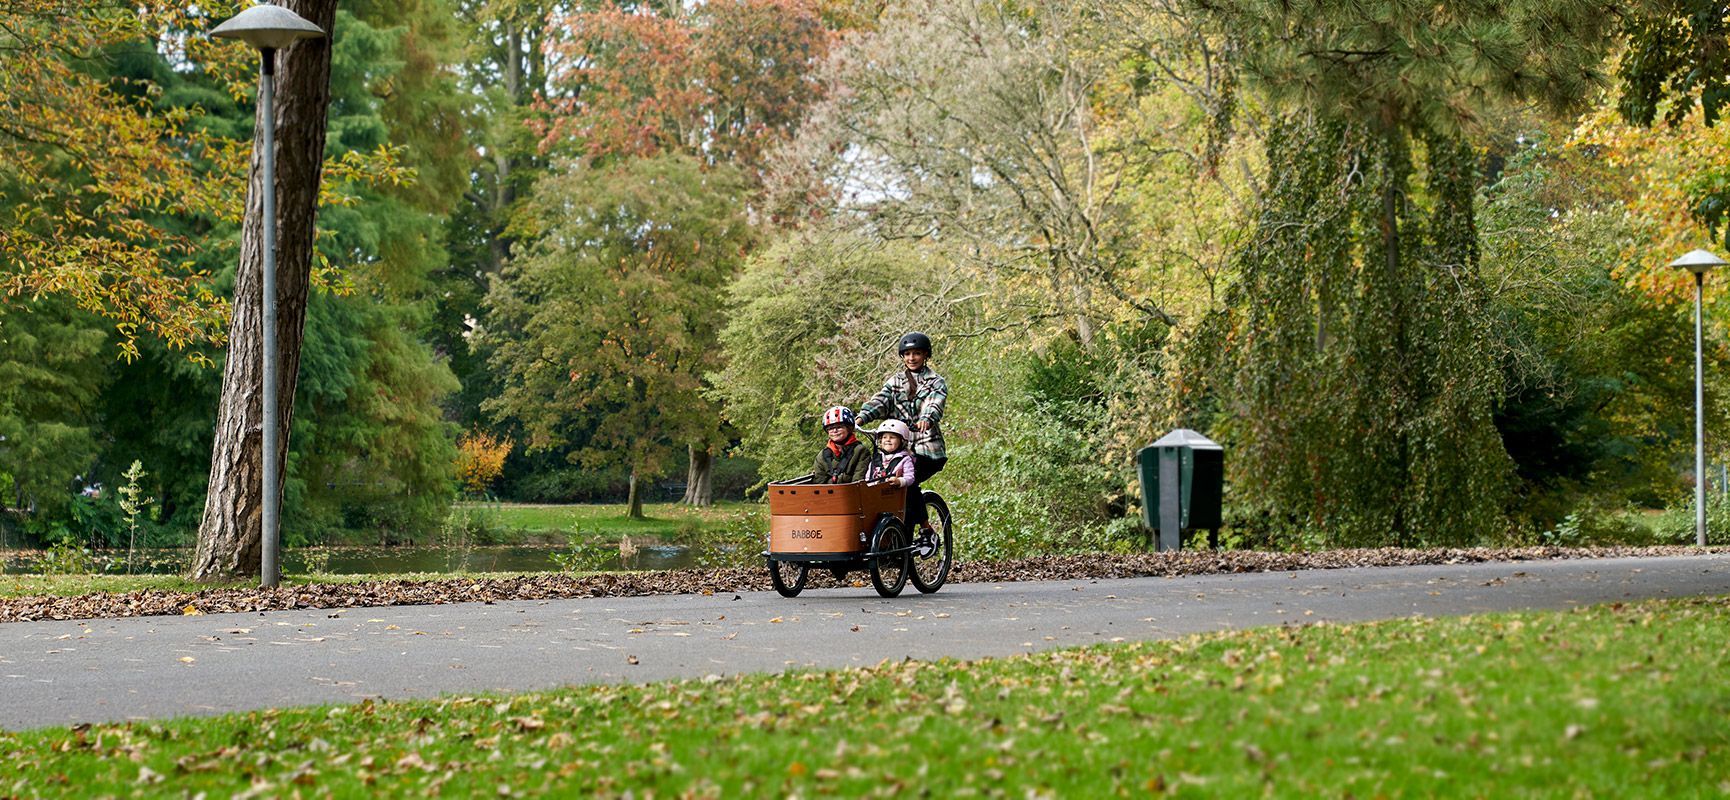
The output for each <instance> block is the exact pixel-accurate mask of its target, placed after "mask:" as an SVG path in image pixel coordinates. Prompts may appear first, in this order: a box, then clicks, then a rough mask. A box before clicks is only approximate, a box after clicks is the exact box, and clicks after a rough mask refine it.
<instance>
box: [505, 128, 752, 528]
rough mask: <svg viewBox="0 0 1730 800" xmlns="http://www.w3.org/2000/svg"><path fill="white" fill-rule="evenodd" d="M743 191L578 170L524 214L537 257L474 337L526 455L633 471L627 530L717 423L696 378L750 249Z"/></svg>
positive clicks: (632, 173)
mask: <svg viewBox="0 0 1730 800" xmlns="http://www.w3.org/2000/svg"><path fill="white" fill-rule="evenodd" d="M744 191H745V185H744V181H743V180H742V179H741V177H740V176H739V174H738V172H737V171H735V170H733V169H731V168H728V167H726V166H721V165H718V166H715V167H711V168H708V169H705V168H703V167H702V166H701V165H699V164H698V163H697V162H696V160H695V159H692V158H690V157H689V156H684V155H676V154H667V155H659V156H654V157H650V158H636V159H626V160H622V161H618V162H615V163H612V164H606V165H603V166H594V167H591V166H587V165H584V164H580V163H579V164H574V165H572V166H571V167H570V168H569V169H568V170H567V171H565V172H564V173H562V174H556V175H553V176H549V177H547V178H545V179H543V180H542V182H541V184H540V185H539V186H538V187H537V188H536V191H535V194H534V196H533V197H531V198H530V199H529V200H528V201H527V203H526V205H525V207H524V210H523V213H522V216H521V217H520V219H519V222H518V224H517V226H516V230H517V231H518V232H519V233H521V234H522V235H523V237H524V240H525V241H532V242H533V244H532V245H531V246H530V248H529V249H528V251H527V252H526V253H525V254H524V255H523V256H521V257H520V258H517V259H514V260H513V261H512V263H511V264H510V265H509V266H507V267H506V269H505V271H504V273H503V274H502V275H501V276H500V277H499V278H498V279H497V280H495V281H494V283H493V286H492V290H491V291H490V292H489V293H488V296H487V305H488V310H489V314H488V317H487V323H486V325H485V327H483V328H482V331H481V334H480V338H481V339H482V342H483V346H485V347H487V348H490V351H491V356H490V359H491V363H492V365H493V367H494V369H496V370H498V372H499V373H500V374H501V375H502V376H503V378H504V391H503V392H502V393H501V394H500V395H499V396H498V397H496V398H494V399H493V400H490V401H488V403H487V405H488V406H489V407H490V408H491V409H492V410H493V411H495V412H496V413H498V414H499V415H500V416H504V417H509V418H512V419H515V420H518V421H520V422H521V423H522V425H523V427H524V429H525V430H526V431H527V433H528V441H527V442H526V446H527V448H528V449H529V450H530V451H538V450H539V451H544V450H551V449H559V448H568V449H569V452H570V453H571V455H570V458H571V460H572V461H573V462H575V463H580V464H583V465H585V466H589V467H600V466H605V465H608V464H614V463H622V464H624V465H625V466H627V467H629V468H630V470H631V475H632V479H631V484H630V513H631V515H632V516H638V517H640V516H642V486H641V484H642V481H643V479H644V476H649V475H655V474H658V473H659V472H660V470H662V469H663V468H665V466H666V461H667V459H668V458H669V457H670V454H671V453H672V452H674V450H673V448H674V447H675V446H676V445H677V444H679V443H684V442H689V441H693V440H696V439H698V438H700V437H701V436H703V435H704V434H705V433H706V432H708V431H710V430H712V429H713V427H714V425H715V422H714V411H713V407H712V406H711V405H710V403H709V402H708V401H707V400H706V399H705V398H704V397H703V396H702V377H703V375H704V374H706V373H707V372H709V371H710V370H712V369H714V367H715V366H716V364H717V355H718V353H717V348H716V347H715V346H714V342H715V339H716V330H717V328H718V326H719V324H720V321H721V306H720V303H719V302H717V300H718V298H717V295H718V294H719V293H720V291H721V290H722V287H723V286H725V284H726V282H727V281H728V279H730V278H731V277H732V276H733V274H734V273H735V272H736V271H737V270H738V267H739V263H740V261H741V259H742V258H743V257H744V252H745V250H746V248H747V247H748V246H749V244H750V242H751V237H752V234H751V229H750V226H749V225H748V223H747V221H746V217H745V211H744V205H743V194H744Z"/></svg>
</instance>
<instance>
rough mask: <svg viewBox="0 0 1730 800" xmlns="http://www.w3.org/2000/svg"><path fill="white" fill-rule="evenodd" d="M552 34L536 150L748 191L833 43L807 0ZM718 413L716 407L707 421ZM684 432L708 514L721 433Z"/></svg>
mask: <svg viewBox="0 0 1730 800" xmlns="http://www.w3.org/2000/svg"><path fill="white" fill-rule="evenodd" d="M549 27H550V28H551V29H553V30H555V31H557V33H558V35H557V36H555V35H553V34H551V33H549V34H548V39H549V42H551V45H550V49H551V51H552V52H553V53H555V54H556V55H557V56H558V58H557V59H556V61H555V62H554V63H555V64H556V65H557V67H556V68H555V69H554V70H553V71H552V72H551V85H550V87H549V88H550V89H551V91H550V93H549V95H548V97H547V99H546V102H545V103H543V104H542V105H541V111H542V112H543V115H542V116H540V117H538V118H535V119H533V120H532V123H533V127H534V128H535V130H536V131H537V133H538V134H539V135H540V137H541V149H542V150H543V151H544V152H550V153H560V152H566V153H569V152H576V153H580V154H582V155H583V156H584V157H586V158H588V159H591V160H592V161H594V163H596V164H606V163H610V162H613V161H618V160H621V159H630V158H649V157H654V156H656V155H659V154H663V153H678V154H683V155H685V156H687V157H689V158H692V159H696V160H698V161H700V162H701V163H703V164H705V165H712V166H714V165H725V166H726V167H728V168H730V169H736V170H738V171H739V173H740V174H741V175H742V176H743V177H744V178H745V179H746V180H747V181H748V182H749V186H750V187H751V189H753V190H755V189H757V188H759V187H760V185H761V182H762V172H763V169H764V166H763V159H764V155H765V153H766V151H767V150H769V149H770V148H772V147H774V146H775V145H777V144H779V143H780V142H781V141H783V140H784V139H786V138H787V137H789V136H791V135H792V134H793V133H794V131H795V130H796V129H797V127H798V125H799V124H800V123H801V122H802V121H803V119H804V118H805V114H806V110H807V107H808V106H809V105H810V104H811V103H812V102H813V101H815V100H816V99H817V98H818V97H820V96H821V94H822V86H821V85H820V84H819V82H818V81H817V80H816V79H815V76H814V71H815V68H816V67H817V65H818V64H819V63H820V62H821V61H822V59H823V58H824V56H825V55H826V54H827V52H828V50H829V46H830V44H831V42H832V40H833V39H834V36H835V34H834V33H833V32H832V31H831V30H830V29H829V27H828V22H827V21H826V18H825V15H824V12H823V9H822V8H821V7H820V5H819V4H818V3H815V2H811V0H718V1H717V2H711V3H702V4H697V5H692V6H688V7H687V6H683V5H679V4H661V3H654V2H648V3H609V4H605V5H602V6H600V7H598V8H592V9H580V10H577V11H574V12H569V13H565V14H562V15H559V16H556V17H554V18H553V19H552V20H551V21H550V25H549ZM718 301H719V299H718V298H716V299H715V302H718ZM709 346H710V347H711V348H712V347H714V346H715V344H714V343H713V342H710V343H709ZM719 416H720V408H719V406H715V407H713V408H712V409H711V412H710V413H709V414H708V415H707V418H708V419H709V420H711V421H715V420H718V419H719ZM692 434H693V438H692V439H691V440H690V441H689V442H687V443H686V452H687V464H688V468H687V472H686V481H685V485H686V489H685V497H684V502H686V503H690V504H692V505H708V504H709V503H710V502H711V501H712V499H713V495H712V492H711V491H710V487H711V480H710V465H711V457H712V455H713V454H714V452H715V451H716V450H718V449H719V448H720V447H721V446H722V445H723V444H725V439H724V438H723V437H722V435H721V432H720V426H719V425H718V424H716V425H710V426H708V427H707V429H693V430H692Z"/></svg>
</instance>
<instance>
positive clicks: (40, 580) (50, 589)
mask: <svg viewBox="0 0 1730 800" xmlns="http://www.w3.org/2000/svg"><path fill="white" fill-rule="evenodd" d="M250 585H253V583H246V584H241V583H233V584H203V583H197V582H194V581H189V580H186V579H185V578H182V577H180V576H179V575H28V574H6V575H0V597H30V596H44V597H70V596H75V595H81V594H96V593H106V592H114V593H124V592H135V591H139V590H141V589H161V590H164V591H170V592H195V591H198V590H199V589H208V588H211V587H212V586H250Z"/></svg>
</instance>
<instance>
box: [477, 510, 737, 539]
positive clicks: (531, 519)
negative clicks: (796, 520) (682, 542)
mask: <svg viewBox="0 0 1730 800" xmlns="http://www.w3.org/2000/svg"><path fill="white" fill-rule="evenodd" d="M462 505H464V506H467V507H472V508H485V509H492V510H494V511H496V513H497V515H498V521H499V524H500V525H503V526H504V527H507V528H514V529H518V530H523V531H530V532H546V531H564V532H571V533H577V532H580V533H584V534H592V535H595V536H599V537H603V538H609V539H618V538H619V537H621V536H626V535H629V536H661V537H665V538H673V537H676V536H679V535H682V534H685V533H689V532H695V531H708V530H716V529H719V528H723V527H725V526H726V525H727V524H729V523H731V522H733V521H735V520H737V519H739V518H740V517H741V516H742V515H744V514H745V512H746V510H747V509H749V508H752V507H755V506H756V505H757V504H755V503H740V502H725V503H717V504H715V505H714V506H711V507H709V508H693V507H691V506H685V505H680V504H678V503H644V504H643V514H644V516H646V517H647V519H631V517H630V516H629V515H627V514H626V513H625V512H626V510H627V509H626V507H625V506H624V504H616V505H534V504H526V503H497V504H494V503H465V504H462Z"/></svg>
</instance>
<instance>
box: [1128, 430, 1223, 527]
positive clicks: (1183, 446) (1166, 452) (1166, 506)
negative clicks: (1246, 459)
mask: <svg viewBox="0 0 1730 800" xmlns="http://www.w3.org/2000/svg"><path fill="white" fill-rule="evenodd" d="M1136 455H1137V458H1136V462H1137V472H1138V473H1139V474H1140V478H1141V521H1142V524H1143V525H1145V526H1146V527H1147V529H1148V530H1149V531H1151V532H1155V535H1154V546H1155V548H1156V549H1157V550H1159V551H1160V552H1165V551H1167V550H1177V549H1179V548H1180V547H1182V543H1183V535H1182V534H1183V531H1189V530H1207V531H1209V536H1208V544H1209V545H1210V546H1215V547H1217V546H1218V544H1219V543H1218V535H1219V525H1220V506H1221V504H1222V502H1223V500H1224V495H1225V450H1224V449H1222V448H1221V447H1220V446H1219V444H1218V443H1216V442H1214V441H1213V440H1212V439H1209V438H1207V437H1206V436H1203V435H1201V434H1199V433H1196V432H1195V431H1192V430H1189V429H1188V428H1179V429H1177V430H1175V431H1172V432H1171V433H1168V434H1166V435H1164V436H1162V437H1160V439H1159V441H1157V442H1154V443H1153V444H1150V445H1148V446H1146V447H1143V448H1141V451H1140V452H1139V453H1137V454H1136Z"/></svg>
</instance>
